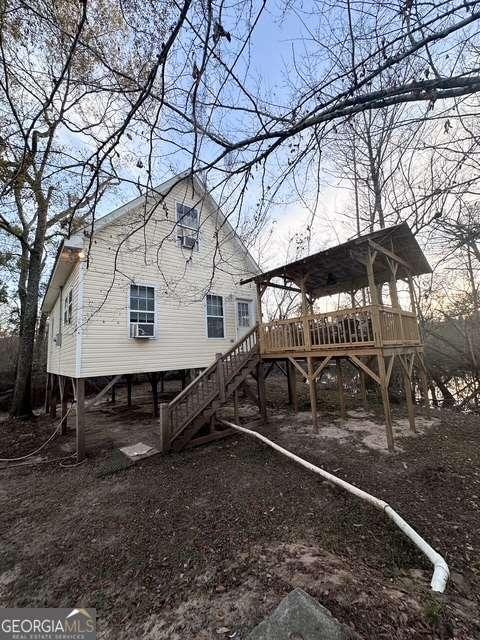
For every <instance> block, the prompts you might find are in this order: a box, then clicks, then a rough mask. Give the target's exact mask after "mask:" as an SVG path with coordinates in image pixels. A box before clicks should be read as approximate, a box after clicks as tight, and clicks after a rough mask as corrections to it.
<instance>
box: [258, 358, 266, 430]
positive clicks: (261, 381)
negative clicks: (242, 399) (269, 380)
mask: <svg viewBox="0 0 480 640" xmlns="http://www.w3.org/2000/svg"><path fill="white" fill-rule="evenodd" d="M257 392H258V408H259V410H260V415H261V416H262V418H263V421H264V422H267V421H268V416H267V396H266V389H265V375H264V370H263V362H262V361H261V360H260V362H259V363H258V364H257Z"/></svg>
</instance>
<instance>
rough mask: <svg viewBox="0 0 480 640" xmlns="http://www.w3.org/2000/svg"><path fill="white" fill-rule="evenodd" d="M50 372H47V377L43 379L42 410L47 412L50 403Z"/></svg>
mask: <svg viewBox="0 0 480 640" xmlns="http://www.w3.org/2000/svg"><path fill="white" fill-rule="evenodd" d="M51 381H52V374H51V373H48V372H47V379H46V381H45V406H44V412H45V413H46V414H47V413H48V412H49V411H50V403H51V399H52V384H51Z"/></svg>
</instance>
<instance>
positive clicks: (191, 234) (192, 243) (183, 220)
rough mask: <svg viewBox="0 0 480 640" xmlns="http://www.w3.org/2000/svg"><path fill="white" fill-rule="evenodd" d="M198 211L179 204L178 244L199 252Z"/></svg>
mask: <svg viewBox="0 0 480 640" xmlns="http://www.w3.org/2000/svg"><path fill="white" fill-rule="evenodd" d="M198 226H199V220H198V210H197V209H195V208H193V207H190V206H188V205H186V204H182V203H181V202H177V244H178V246H179V247H182V248H183V249H196V250H197V251H198Z"/></svg>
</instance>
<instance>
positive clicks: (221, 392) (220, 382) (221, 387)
mask: <svg viewBox="0 0 480 640" xmlns="http://www.w3.org/2000/svg"><path fill="white" fill-rule="evenodd" d="M215 358H216V360H217V387H218V397H219V400H220V402H225V371H224V369H223V360H222V354H221V353H216V354H215Z"/></svg>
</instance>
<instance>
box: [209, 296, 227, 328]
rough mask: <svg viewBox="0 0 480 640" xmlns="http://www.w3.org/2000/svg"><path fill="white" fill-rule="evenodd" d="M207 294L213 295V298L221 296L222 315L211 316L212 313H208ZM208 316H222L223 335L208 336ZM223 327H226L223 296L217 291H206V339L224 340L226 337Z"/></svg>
mask: <svg viewBox="0 0 480 640" xmlns="http://www.w3.org/2000/svg"><path fill="white" fill-rule="evenodd" d="M208 296H214V297H215V298H221V300H222V311H223V316H212V315H210V314H209V313H208ZM208 318H222V323H223V336H221V337H220V336H209V335H208ZM225 328H226V325H225V296H222V295H220V294H219V293H208V294H207V295H206V296H205V331H206V334H207V338H208V340H225V338H226V337H227V334H226V331H225Z"/></svg>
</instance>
